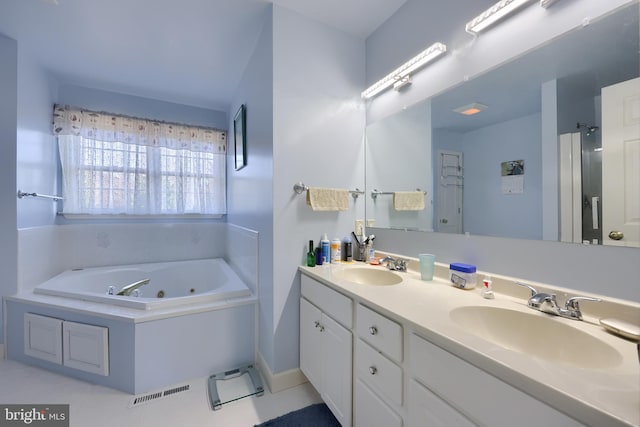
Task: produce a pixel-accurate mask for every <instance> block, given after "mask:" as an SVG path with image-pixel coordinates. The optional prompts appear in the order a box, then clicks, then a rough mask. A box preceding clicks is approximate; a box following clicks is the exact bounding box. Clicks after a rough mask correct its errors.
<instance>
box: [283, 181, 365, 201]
mask: <svg viewBox="0 0 640 427" xmlns="http://www.w3.org/2000/svg"><path fill="white" fill-rule="evenodd" d="M308 189H309V187H308V186H306V185H304V183H303V182H302V181H300V182H298V183H296V184H294V186H293V191H295V192H296V194H302V193H303V192H305V191H307V190H308ZM349 193H350V194H351V197H353V198H354V199H357V198H358V196H359V195H360V194H365V193H364V191H362V190H360V189H359V188H357V187H356V189H355V190H349Z"/></svg>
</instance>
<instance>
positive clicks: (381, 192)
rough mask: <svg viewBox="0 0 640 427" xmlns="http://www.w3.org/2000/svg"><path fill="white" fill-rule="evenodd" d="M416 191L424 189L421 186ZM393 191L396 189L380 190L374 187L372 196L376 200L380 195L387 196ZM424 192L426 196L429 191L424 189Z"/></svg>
mask: <svg viewBox="0 0 640 427" xmlns="http://www.w3.org/2000/svg"><path fill="white" fill-rule="evenodd" d="M416 191H422V190H420V189H419V188H416ZM393 193H395V191H380V190H376V189H374V190H372V191H371V198H372V199H374V200H375V199H376V198H377V197H378V196H387V195H391V194H393ZM422 194H424V195H425V196H426V195H427V192H426V191H422Z"/></svg>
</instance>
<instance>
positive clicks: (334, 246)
mask: <svg viewBox="0 0 640 427" xmlns="http://www.w3.org/2000/svg"><path fill="white" fill-rule="evenodd" d="M340 252H341V251H340V239H337V238H336V239H333V240H332V241H331V264H336V263H340V261H341V259H342V256H341V253H340Z"/></svg>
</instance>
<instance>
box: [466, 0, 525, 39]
mask: <svg viewBox="0 0 640 427" xmlns="http://www.w3.org/2000/svg"><path fill="white" fill-rule="evenodd" d="M531 1H532V0H501V1H499V2H498V3H496V4H494V5H493V6H491V7H490V8H489V9H487V10H485V11H484V12H482V13H481V14H480V15H478V16H476V17H475V18H473V19H472V20H471V21H469V22H467V25H466V27H465V30H466V31H467V32H468V33H471V34H474V35H475V34H478V33H479V32H481V31H483V30H485V29H486V28H488V27H490V26H491V25H493V24H495V23H496V22H498V21H499V20H501V19H502V18H504V17H505V16H507V15H509V14H510V13H513V12H515V11H516V10H517V9H519V8H520V7H522V6H524V5H526V4H527V3H531Z"/></svg>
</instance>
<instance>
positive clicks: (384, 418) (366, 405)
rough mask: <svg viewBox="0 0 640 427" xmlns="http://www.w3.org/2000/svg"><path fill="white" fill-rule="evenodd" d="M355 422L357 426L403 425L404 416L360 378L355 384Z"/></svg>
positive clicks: (394, 426) (399, 426)
mask: <svg viewBox="0 0 640 427" xmlns="http://www.w3.org/2000/svg"><path fill="white" fill-rule="evenodd" d="M354 424H355V426H356V427H402V418H400V416H398V414H396V413H395V412H394V411H393V410H392V409H391V408H390V407H389V406H388V405H387V404H386V403H385V402H384V401H383V400H382V399H380V397H378V396H377V395H376V394H375V393H374V392H373V391H372V390H371V389H369V387H367V386H366V385H365V384H364V383H363V382H362V381H361V380H360V379H358V380H356V386H355V414H354Z"/></svg>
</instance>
